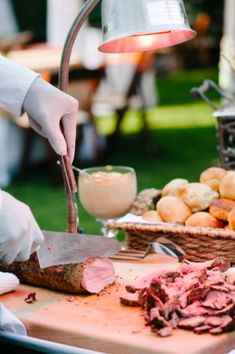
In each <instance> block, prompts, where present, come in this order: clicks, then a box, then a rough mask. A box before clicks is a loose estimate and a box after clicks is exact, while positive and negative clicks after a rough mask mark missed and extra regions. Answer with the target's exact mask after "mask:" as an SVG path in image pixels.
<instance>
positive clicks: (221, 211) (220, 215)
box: [209, 198, 235, 221]
mask: <svg viewBox="0 0 235 354" xmlns="http://www.w3.org/2000/svg"><path fill="white" fill-rule="evenodd" d="M233 208H235V201H233V200H230V199H226V198H219V199H216V200H214V201H213V202H212V203H211V205H210V208H209V213H210V214H211V215H212V216H214V217H215V218H217V219H219V220H223V221H228V213H229V212H230V211H231V210H232V209H233Z"/></svg>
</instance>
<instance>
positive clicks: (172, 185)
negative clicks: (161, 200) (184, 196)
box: [162, 178, 188, 197]
mask: <svg viewBox="0 0 235 354" xmlns="http://www.w3.org/2000/svg"><path fill="white" fill-rule="evenodd" d="M187 184H188V181H187V179H183V178H175V179H172V180H171V181H170V182H169V183H167V184H166V185H165V186H164V187H163V189H162V196H163V197H165V196H166V195H174V196H176V197H177V196H178V191H179V189H180V188H183V187H185V186H186V185H187Z"/></svg>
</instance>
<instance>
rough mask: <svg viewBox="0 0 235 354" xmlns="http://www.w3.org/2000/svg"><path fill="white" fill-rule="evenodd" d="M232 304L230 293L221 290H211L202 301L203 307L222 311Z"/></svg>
mask: <svg viewBox="0 0 235 354" xmlns="http://www.w3.org/2000/svg"><path fill="white" fill-rule="evenodd" d="M202 298H203V297H202ZM231 302H232V296H231V295H230V294H229V293H227V292H223V291H220V290H211V291H209V292H208V293H207V294H206V297H205V300H203V301H201V304H202V306H203V307H207V308H210V309H214V310H221V309H223V308H225V307H226V306H227V305H229V304H230V303H231Z"/></svg>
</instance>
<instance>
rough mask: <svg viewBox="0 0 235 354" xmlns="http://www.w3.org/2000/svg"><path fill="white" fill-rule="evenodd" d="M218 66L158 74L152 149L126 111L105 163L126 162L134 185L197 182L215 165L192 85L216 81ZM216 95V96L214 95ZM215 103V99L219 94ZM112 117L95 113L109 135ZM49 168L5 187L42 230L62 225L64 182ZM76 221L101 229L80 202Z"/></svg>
mask: <svg viewBox="0 0 235 354" xmlns="http://www.w3.org/2000/svg"><path fill="white" fill-rule="evenodd" d="M216 77H217V72H216V70H211V71H203V70H200V71H199V70H196V71H192V72H181V73H177V74H175V75H174V76H172V77H169V78H165V79H163V78H159V80H158V91H159V96H160V102H159V105H158V107H157V108H154V109H151V110H149V112H148V122H149V125H150V127H151V132H150V134H151V144H152V146H151V149H147V148H146V146H145V145H144V143H143V136H142V135H141V133H140V132H139V130H140V128H141V120H140V117H139V114H138V113H137V112H134V111H129V112H128V113H127V114H126V116H125V120H124V122H123V126H122V135H121V139H120V140H119V143H118V144H116V145H115V146H114V147H113V149H112V151H108V152H107V155H106V156H105V159H104V161H103V163H104V164H113V165H115V164H120V165H129V166H132V167H134V168H135V170H136V174H137V179H138V190H139V191H140V190H142V189H143V188H151V187H156V188H161V187H163V186H164V184H165V183H167V182H168V181H169V180H170V179H172V178H176V177H182V178H187V179H189V180H190V181H197V180H198V177H199V174H200V172H201V171H202V170H203V169H205V168H207V167H208V166H211V165H214V164H217V163H218V161H217V157H218V156H217V150H216V132H215V123H216V122H215V119H214V118H213V117H212V109H211V108H210V107H208V106H207V105H206V104H205V103H204V102H201V101H194V100H193V99H192V98H191V97H190V95H189V91H190V88H192V87H193V86H199V85H200V84H201V83H202V81H203V80H204V79H206V78H210V79H212V80H214V81H217V80H216ZM212 98H213V99H216V97H212ZM217 103H218V99H217ZM114 119H115V117H114V116H113V117H109V118H107V117H103V118H101V117H99V118H97V125H98V128H99V130H100V131H102V133H104V134H108V133H109V132H110V131H111V129H112V126H113V123H114ZM47 174H48V170H47V169H45V170H42V171H40V172H38V171H37V170H34V171H32V172H31V173H30V174H29V175H27V176H26V177H25V179H24V180H22V179H21V180H16V181H14V183H13V184H12V185H11V186H10V187H9V188H8V189H7V190H8V191H9V192H10V193H11V194H12V195H14V196H15V197H16V198H18V199H20V200H21V201H23V202H25V203H26V204H28V205H29V206H30V207H31V209H32V212H33V214H34V215H35V217H36V219H37V221H38V223H39V225H40V226H41V228H42V229H47V230H60V231H61V230H65V229H66V206H65V194H64V188H63V185H54V184H53V183H52V182H51V178H50V176H48V175H47ZM78 208H79V213H80V224H81V227H82V228H83V229H84V231H85V232H86V233H89V234H92V233H99V230H100V225H99V223H97V222H96V221H94V219H93V218H92V217H90V216H89V215H88V214H87V213H86V212H85V211H84V210H83V208H82V207H81V205H80V203H78Z"/></svg>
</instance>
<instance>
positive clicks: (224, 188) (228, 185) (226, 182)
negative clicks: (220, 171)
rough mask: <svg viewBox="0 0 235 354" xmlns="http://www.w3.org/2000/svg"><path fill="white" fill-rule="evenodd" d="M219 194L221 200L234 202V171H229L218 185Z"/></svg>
mask: <svg viewBox="0 0 235 354" xmlns="http://www.w3.org/2000/svg"><path fill="white" fill-rule="evenodd" d="M219 192H220V195H221V197H222V198H228V199H232V200H235V171H229V172H227V174H226V175H225V176H224V178H223V179H222V181H221V182H220V185H219Z"/></svg>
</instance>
